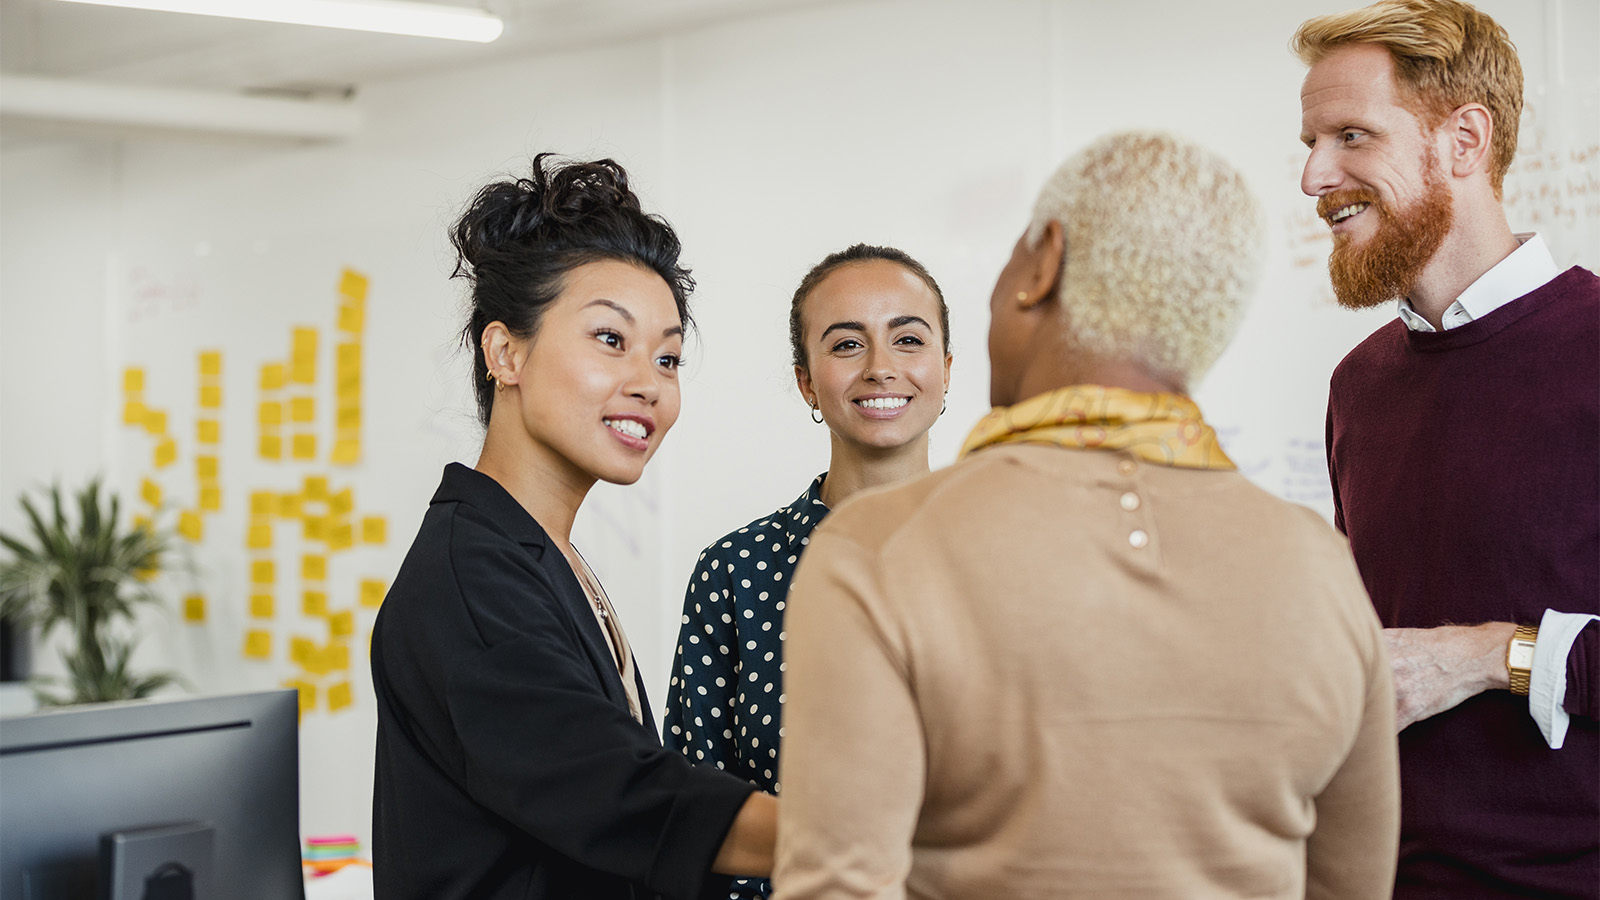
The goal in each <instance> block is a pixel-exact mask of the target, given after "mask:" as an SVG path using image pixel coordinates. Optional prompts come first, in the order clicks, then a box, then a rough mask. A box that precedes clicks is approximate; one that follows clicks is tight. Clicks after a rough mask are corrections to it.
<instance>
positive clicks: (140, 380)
mask: <svg viewBox="0 0 1600 900" xmlns="http://www.w3.org/2000/svg"><path fill="white" fill-rule="evenodd" d="M122 390H123V391H125V392H127V393H129V394H137V393H139V392H140V391H142V390H144V369H141V368H139V367H138V366H129V367H127V368H126V369H123V370H122Z"/></svg>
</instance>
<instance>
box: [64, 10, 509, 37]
mask: <svg viewBox="0 0 1600 900" xmlns="http://www.w3.org/2000/svg"><path fill="white" fill-rule="evenodd" d="M62 2H65V3H90V4H93V5H96V6H121V7H126V8H128V9H149V10H156V11H158V12H177V13H193V14H195V15H201V16H221V17H223V18H229V19H254V20H256V21H260V22H284V23H287V24H290V25H318V26H321V27H324V28H349V29H353V30H355V31H378V32H383V33H385V34H408V35H415V36H417V37H432V38H446V39H448V40H453V41H477V42H478V43H488V42H489V41H492V40H494V39H495V38H497V37H499V36H500V32H501V31H503V30H504V29H505V26H504V25H503V24H502V23H501V21H500V19H499V18H498V17H497V16H492V15H490V14H489V13H486V12H484V11H483V10H481V9H473V8H470V7H464V6H445V5H444V4H440V3H414V2H409V0H62Z"/></svg>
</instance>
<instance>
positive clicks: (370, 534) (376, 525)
mask: <svg viewBox="0 0 1600 900" xmlns="http://www.w3.org/2000/svg"><path fill="white" fill-rule="evenodd" d="M388 539H389V520H388V519H385V518H384V517H383V516H367V517H366V518H364V519H362V520H361V543H363V544H381V543H383V542H385V541H387V540H388Z"/></svg>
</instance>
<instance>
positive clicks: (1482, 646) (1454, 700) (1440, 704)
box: [1383, 622, 1517, 732]
mask: <svg viewBox="0 0 1600 900" xmlns="http://www.w3.org/2000/svg"><path fill="white" fill-rule="evenodd" d="M1516 630H1517V626H1515V625H1513V624H1511V623H1510V622H1489V623H1487V624H1484V625H1471V626H1461V625H1444V626H1441V627H1438V628H1385V629H1384V630H1383V640H1384V643H1385V644H1387V645H1388V647H1389V665H1390V666H1391V667H1392V668H1393V670H1394V698H1395V706H1396V709H1395V717H1394V726H1395V730H1396V731H1397V732H1398V731H1404V730H1405V729H1406V727H1407V726H1409V725H1410V724H1411V723H1413V722H1420V721H1421V720H1423V719H1426V718H1430V717H1432V716H1436V715H1438V714H1439V713H1442V712H1444V711H1445V710H1447V709H1452V708H1454V707H1455V706H1456V705H1457V704H1459V703H1461V701H1463V700H1465V699H1467V698H1468V697H1473V696H1476V695H1478V694H1481V693H1483V692H1484V691H1488V690H1494V689H1496V688H1502V689H1503V688H1508V687H1510V686H1511V676H1510V673H1509V672H1507V671H1506V649H1507V648H1508V647H1509V646H1510V644H1511V635H1512V634H1513V633H1514V632H1516Z"/></svg>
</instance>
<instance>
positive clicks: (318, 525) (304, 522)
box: [300, 516, 328, 541]
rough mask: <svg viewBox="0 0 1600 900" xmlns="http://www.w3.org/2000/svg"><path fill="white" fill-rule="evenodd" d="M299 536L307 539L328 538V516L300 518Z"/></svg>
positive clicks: (323, 539)
mask: <svg viewBox="0 0 1600 900" xmlns="http://www.w3.org/2000/svg"><path fill="white" fill-rule="evenodd" d="M300 524H301V526H302V527H301V529H300V536H301V537H302V538H304V539H306V540H308V541H325V540H327V539H328V517H327V516H306V517H305V518H303V519H301V520H300Z"/></svg>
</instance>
